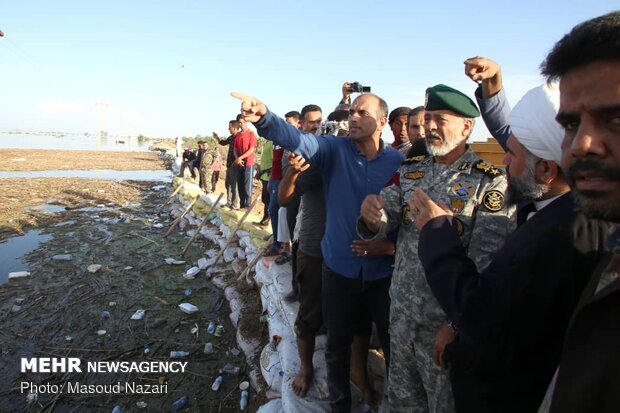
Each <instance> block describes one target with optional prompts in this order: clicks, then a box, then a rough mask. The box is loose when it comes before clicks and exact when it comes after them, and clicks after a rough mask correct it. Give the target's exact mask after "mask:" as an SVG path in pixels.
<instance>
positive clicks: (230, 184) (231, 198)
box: [224, 165, 239, 208]
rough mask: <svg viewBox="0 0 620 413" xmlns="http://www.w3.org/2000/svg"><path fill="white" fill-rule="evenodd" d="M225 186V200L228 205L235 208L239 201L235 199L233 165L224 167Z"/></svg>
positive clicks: (235, 174) (235, 183)
mask: <svg viewBox="0 0 620 413" xmlns="http://www.w3.org/2000/svg"><path fill="white" fill-rule="evenodd" d="M224 186H226V201H227V203H228V204H229V205H230V206H234V207H236V208H238V207H239V201H238V199H237V168H236V167H235V166H234V165H230V166H229V167H228V168H227V169H226V179H225V181H224Z"/></svg>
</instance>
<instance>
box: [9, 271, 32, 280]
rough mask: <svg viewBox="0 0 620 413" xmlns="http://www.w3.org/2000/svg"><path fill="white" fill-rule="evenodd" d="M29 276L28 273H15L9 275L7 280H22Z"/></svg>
mask: <svg viewBox="0 0 620 413" xmlns="http://www.w3.org/2000/svg"><path fill="white" fill-rule="evenodd" d="M29 276H30V272H28V271H15V272H10V273H9V280H12V279H13V278H24V277H29Z"/></svg>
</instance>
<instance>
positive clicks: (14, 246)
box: [0, 229, 52, 284]
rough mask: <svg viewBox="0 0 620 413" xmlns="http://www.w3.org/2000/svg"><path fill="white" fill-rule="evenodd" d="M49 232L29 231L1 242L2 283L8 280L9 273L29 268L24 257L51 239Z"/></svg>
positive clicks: (0, 266) (0, 270)
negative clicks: (23, 259)
mask: <svg viewBox="0 0 620 413" xmlns="http://www.w3.org/2000/svg"><path fill="white" fill-rule="evenodd" d="M51 238H52V236H51V235H49V234H42V233H41V230H38V229H35V230H32V231H28V232H27V233H26V234H25V235H22V236H20V237H13V238H9V239H7V240H6V241H4V242H1V243H0V284H4V283H6V282H7V281H8V277H9V273H10V272H14V271H25V270H28V265H27V264H26V263H24V262H23V261H22V258H23V257H24V256H25V255H26V254H29V253H30V252H32V251H34V250H35V249H37V248H38V246H39V244H41V243H43V242H46V241H49V240H50V239H51Z"/></svg>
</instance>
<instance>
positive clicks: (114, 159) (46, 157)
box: [0, 149, 166, 171]
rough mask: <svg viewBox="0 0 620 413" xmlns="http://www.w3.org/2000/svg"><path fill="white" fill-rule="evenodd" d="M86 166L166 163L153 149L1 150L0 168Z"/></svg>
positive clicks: (118, 167)
mask: <svg viewBox="0 0 620 413" xmlns="http://www.w3.org/2000/svg"><path fill="white" fill-rule="evenodd" d="M16 159H17V160H16ZM21 159H25V160H21ZM89 169H115V170H119V171H127V170H153V169H166V165H165V163H164V161H162V160H161V159H160V158H159V157H158V154H157V153H156V152H107V151H106V152H104V151H64V150H55V149H0V171H49V170H89Z"/></svg>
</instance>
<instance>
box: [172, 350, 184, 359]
mask: <svg viewBox="0 0 620 413" xmlns="http://www.w3.org/2000/svg"><path fill="white" fill-rule="evenodd" d="M187 356H189V352H188V351H171V352H170V358H171V359H178V358H181V357H187Z"/></svg>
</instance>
